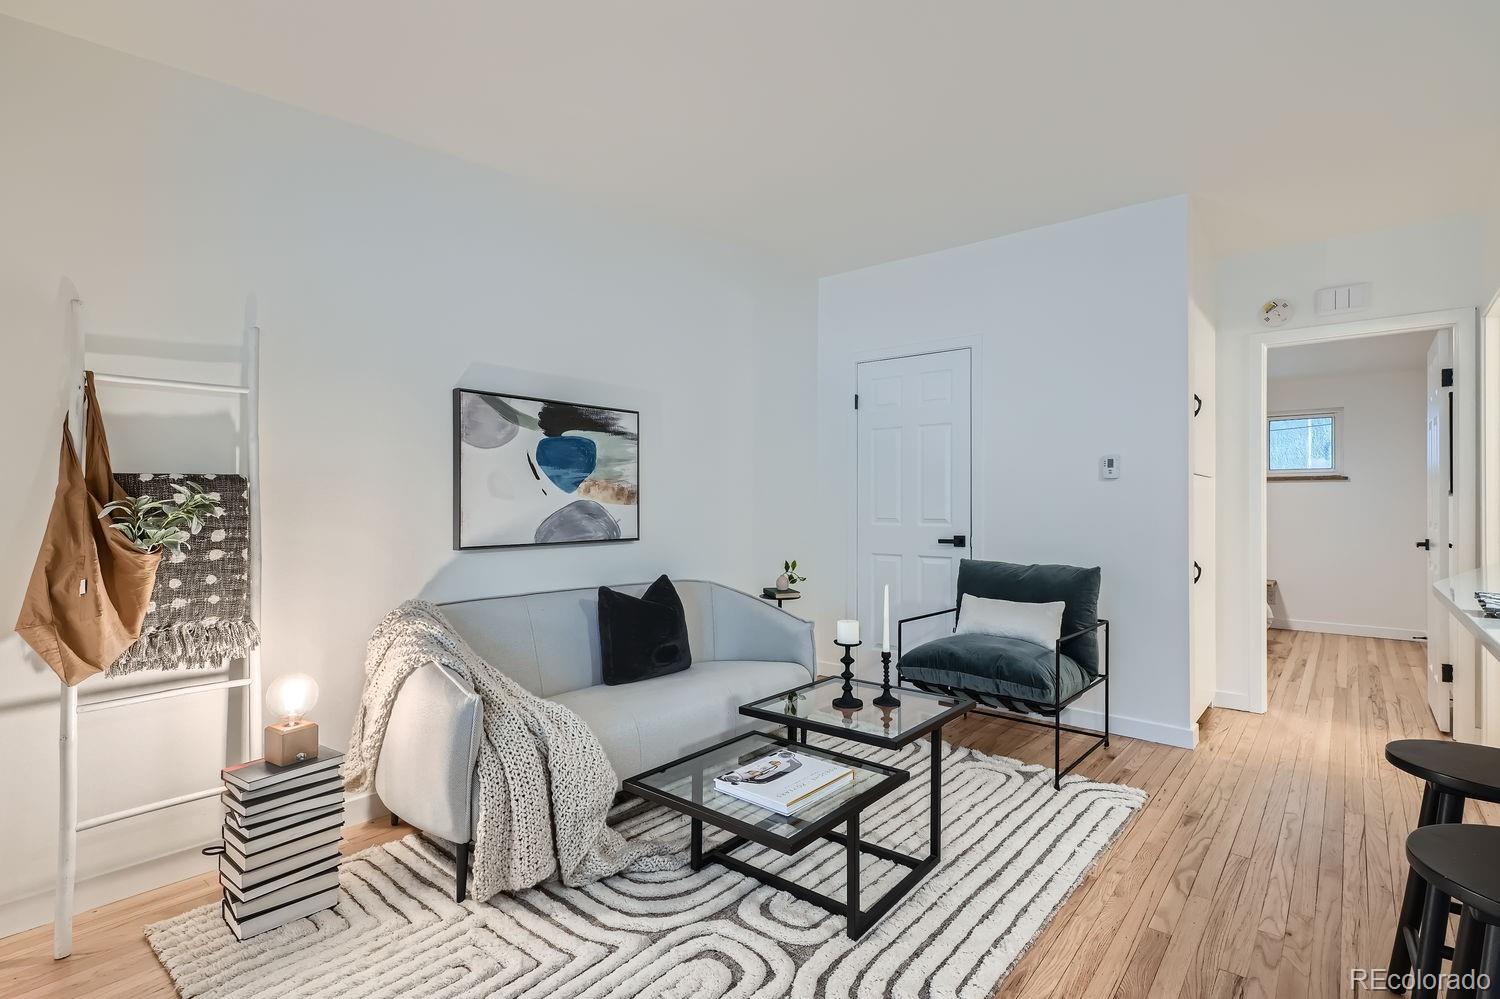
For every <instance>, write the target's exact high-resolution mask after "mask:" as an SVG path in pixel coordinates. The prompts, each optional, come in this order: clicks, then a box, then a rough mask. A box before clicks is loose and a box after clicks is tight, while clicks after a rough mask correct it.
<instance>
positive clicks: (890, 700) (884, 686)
mask: <svg viewBox="0 0 1500 999" xmlns="http://www.w3.org/2000/svg"><path fill="white" fill-rule="evenodd" d="M880 670H881V677H880V696H879V697H877V698H875V699H874V700H872V701H871V702H870V703H871V704H873V705H875V706H876V707H877V708H899V707H900V706H901V698H899V697H897V696H895V695H894V694H892V693H891V653H890V650H889V649H887V650H885V651H883V652H881V653H880Z"/></svg>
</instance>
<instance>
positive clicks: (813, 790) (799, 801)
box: [714, 749, 855, 816]
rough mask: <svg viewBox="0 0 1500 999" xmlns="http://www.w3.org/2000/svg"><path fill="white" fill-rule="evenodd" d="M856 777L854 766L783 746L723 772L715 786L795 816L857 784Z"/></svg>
mask: <svg viewBox="0 0 1500 999" xmlns="http://www.w3.org/2000/svg"><path fill="white" fill-rule="evenodd" d="M854 776H855V775H854V768H853V767H849V766H845V765H844V764H842V763H836V762H834V761H833V760H828V759H824V758H823V757H821V756H813V755H811V754H809V753H799V752H797V751H795V750H791V749H780V750H777V751H776V752H773V753H767V754H766V755H765V756H761V757H759V758H757V759H754V760H751V761H750V762H749V763H745V764H742V765H741V766H738V767H736V768H735V769H733V770H730V771H729V772H727V773H723V774H720V775H719V776H718V777H715V778H714V787H715V788H717V789H718V790H719V792H720V793H722V794H727V795H729V796H730V797H731V798H738V799H740V800H741V801H747V802H749V803H750V804H752V805H758V806H759V807H761V808H766V809H769V810H771V811H773V812H775V813H776V814H777V815H786V816H791V815H796V814H797V813H798V812H800V811H802V810H803V809H804V808H807V807H808V806H810V805H815V804H817V803H818V802H820V801H822V800H823V799H824V798H829V797H832V796H833V795H835V794H838V793H839V792H840V791H843V790H845V789H847V788H850V787H853V786H854Z"/></svg>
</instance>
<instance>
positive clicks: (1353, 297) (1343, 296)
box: [1314, 281, 1374, 316]
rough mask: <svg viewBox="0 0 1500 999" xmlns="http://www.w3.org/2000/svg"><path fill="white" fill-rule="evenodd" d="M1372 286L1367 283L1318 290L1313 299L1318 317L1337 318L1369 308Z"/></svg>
mask: <svg viewBox="0 0 1500 999" xmlns="http://www.w3.org/2000/svg"><path fill="white" fill-rule="evenodd" d="M1373 291H1374V286H1373V285H1371V284H1370V283H1369V282H1368V281H1366V282H1364V283H1362V284H1341V285H1339V286H1338V287H1336V288H1320V289H1318V293H1317V295H1316V296H1315V297H1314V302H1315V303H1316V308H1317V311H1318V315H1320V316H1338V315H1343V314H1344V313H1346V312H1358V311H1359V310H1360V309H1368V308H1369V307H1370V299H1371V298H1372V297H1373Z"/></svg>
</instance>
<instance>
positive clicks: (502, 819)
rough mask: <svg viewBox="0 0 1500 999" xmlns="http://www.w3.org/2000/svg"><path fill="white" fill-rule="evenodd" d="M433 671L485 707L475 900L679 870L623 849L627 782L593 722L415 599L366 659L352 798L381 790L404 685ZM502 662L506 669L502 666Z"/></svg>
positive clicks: (655, 848)
mask: <svg viewBox="0 0 1500 999" xmlns="http://www.w3.org/2000/svg"><path fill="white" fill-rule="evenodd" d="M428 663H439V664H441V665H443V666H446V667H448V668H450V669H452V670H453V671H454V672H455V673H457V674H458V675H459V676H462V677H464V678H465V679H467V680H468V681H469V682H470V683H471V684H473V686H474V689H475V690H476V691H477V692H478V694H479V697H480V700H481V701H482V702H483V706H484V737H483V738H482V739H481V741H480V746H479V763H478V767H477V770H478V774H479V810H478V814H477V815H476V816H475V819H474V854H473V857H474V864H473V869H474V884H473V894H474V897H475V898H476V899H478V900H479V901H484V900H485V899H487V898H489V897H490V896H492V895H494V894H496V893H497V892H502V891H518V890H520V889H522V888H530V887H532V886H533V885H537V884H540V883H541V882H543V881H546V880H547V879H548V878H551V877H552V876H554V875H557V876H559V877H560V878H561V879H562V881H563V883H564V884H566V885H569V886H570V887H577V886H579V885H584V884H588V883H589V882H592V881H597V880H598V879H600V878H603V877H607V876H609V875H611V874H616V873H618V872H620V871H622V870H626V869H631V870H637V871H646V870H651V871H664V870H671V869H673V868H675V867H677V866H680V864H681V862H682V861H681V858H680V857H678V856H676V855H675V854H673V853H672V851H670V850H669V849H668V848H667V846H666V845H665V844H662V843H654V842H642V841H639V840H637V841H634V842H627V841H626V840H625V838H624V837H623V836H621V835H620V834H619V833H617V832H616V831H615V830H614V829H612V828H610V826H609V825H608V824H607V823H606V821H605V818H606V816H607V814H608V812H609V807H610V804H611V802H612V801H613V800H614V795H615V790H616V788H617V787H618V786H619V781H618V780H617V778H616V776H615V771H614V768H613V767H612V766H611V765H610V762H609V758H608V757H607V756H605V755H604V748H603V747H602V746H600V745H599V740H598V739H597V738H595V736H594V733H593V732H592V731H590V730H589V727H588V724H587V723H586V722H584V720H583V719H582V718H579V717H578V716H577V715H576V714H574V713H573V712H572V711H570V710H568V709H567V708H565V707H563V706H562V705H561V704H557V703H555V702H552V701H548V700H546V699H544V698H541V697H537V696H536V695H534V694H532V693H530V692H529V691H527V690H526V689H525V688H523V687H522V686H521V685H520V684H518V683H516V682H515V681H514V680H512V679H511V678H510V677H508V676H506V675H505V674H504V673H502V672H501V671H500V670H499V669H497V668H496V667H495V666H492V665H491V664H490V663H488V662H486V661H485V660H483V659H482V658H480V657H479V655H478V654H477V653H475V652H474V650H473V649H471V648H470V647H469V645H468V643H467V642H465V641H464V640H463V639H462V638H460V637H459V636H458V634H457V632H455V631H454V630H453V628H452V626H451V625H450V624H449V623H448V621H447V619H445V618H444V617H443V615H442V612H441V611H439V610H438V609H437V608H436V607H435V606H433V605H432V604H430V603H427V602H426V601H422V600H409V601H407V602H406V603H404V604H402V605H401V606H400V607H398V608H396V609H395V610H394V611H392V612H391V613H390V614H388V615H386V618H385V620H383V621H381V622H380V625H379V627H377V628H376V629H375V633H374V635H372V636H371V637H370V642H369V645H368V647H367V649H366V652H365V688H364V694H363V696H362V697H361V699H360V706H359V710H358V712H356V714H355V718H354V731H353V733H352V734H351V735H350V737H349V750H348V753H347V754H346V755H345V759H344V766H343V774H344V782H345V785H346V786H347V787H348V788H349V789H350V790H363V789H365V788H367V787H369V786H370V785H371V784H372V783H373V782H374V777H375V766H376V764H377V763H378V762H379V760H380V747H381V744H382V742H383V741H384V739H385V731H386V725H387V723H388V722H389V720H390V715H391V708H392V706H393V705H394V704H395V702H396V694H397V692H398V691H400V689H401V684H402V683H403V682H405V680H406V678H407V677H408V676H410V675H411V674H412V672H413V671H414V670H417V669H420V668H421V667H423V666H425V665H427V664H428ZM502 665H503V664H502Z"/></svg>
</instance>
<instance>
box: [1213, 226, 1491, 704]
mask: <svg viewBox="0 0 1500 999" xmlns="http://www.w3.org/2000/svg"><path fill="white" fill-rule="evenodd" d="M1483 231H1484V226H1483V223H1482V221H1481V220H1480V219H1479V218H1478V217H1477V216H1472V217H1458V218H1448V219H1439V220H1436V221H1431V222H1426V223H1422V224H1420V225H1412V226H1406V227H1402V228H1397V229H1385V230H1380V231H1377V232H1370V233H1363V234H1359V235H1355V236H1348V237H1343V238H1340V239H1333V240H1326V241H1320V242H1314V243H1303V244H1298V245H1296V246H1290V247H1283V248H1280V249H1276V250H1269V251H1265V252H1261V253H1254V254H1247V255H1242V256H1236V257H1230V258H1227V259H1225V260H1223V261H1221V262H1220V264H1219V268H1218V281H1217V285H1218V297H1217V304H1216V311H1217V317H1218V318H1217V323H1216V325H1217V327H1218V339H1219V350H1218V361H1219V364H1218V367H1219V373H1218V386H1219V409H1218V416H1219V420H1218V462H1217V466H1218V475H1217V478H1218V507H1219V515H1218V524H1219V536H1218V556H1219V593H1218V596H1219V636H1218V647H1219V693H1218V696H1217V698H1216V699H1215V703H1218V704H1221V705H1224V706H1227V707H1244V706H1246V705H1248V704H1250V703H1252V701H1253V693H1254V691H1255V690H1256V689H1257V688H1258V686H1259V683H1260V677H1261V676H1263V674H1264V672H1265V668H1266V665H1265V661H1264V658H1263V656H1262V649H1263V648H1264V645H1263V627H1264V619H1265V618H1264V614H1263V613H1261V614H1259V615H1258V616H1257V614H1255V613H1253V612H1251V613H1246V612H1245V610H1246V609H1247V608H1256V607H1261V608H1263V607H1264V603H1265V601H1264V599H1263V593H1264V589H1263V588H1264V585H1265V584H1264V579H1265V572H1264V570H1265V567H1264V566H1260V565H1252V564H1251V562H1250V559H1249V557H1248V556H1247V547H1246V546H1247V540H1246V525H1247V524H1248V523H1249V518H1250V490H1251V488H1252V486H1253V485H1254V479H1253V477H1252V476H1251V474H1250V465H1251V458H1250V456H1251V454H1252V453H1253V449H1254V448H1255V447H1256V446H1257V443H1256V442H1257V441H1258V439H1259V437H1258V435H1259V433H1260V428H1259V427H1258V426H1257V425H1255V421H1254V420H1252V419H1251V418H1250V417H1249V415H1248V414H1249V412H1250V410H1251V403H1252V399H1251V398H1249V397H1247V395H1246V389H1245V387H1244V384H1243V383H1244V381H1245V375H1244V371H1245V370H1246V369H1247V367H1248V366H1249V365H1250V364H1252V363H1254V361H1255V359H1254V357H1253V355H1252V350H1251V344H1250V342H1249V338H1250V337H1252V336H1253V335H1254V334H1255V333H1257V332H1259V331H1260V330H1261V324H1260V320H1259V310H1260V305H1261V303H1262V302H1264V301H1265V300H1266V299H1268V298H1284V299H1286V300H1287V301H1288V302H1290V303H1291V304H1292V306H1293V307H1294V309H1295V310H1296V311H1295V313H1294V315H1293V317H1292V319H1291V320H1290V321H1289V322H1288V323H1287V324H1286V326H1285V327H1283V328H1285V329H1296V328H1302V327H1310V326H1318V325H1322V324H1323V321H1322V320H1321V319H1320V317H1319V316H1318V315H1317V314H1316V312H1315V309H1314V305H1313V296H1314V294H1315V293H1316V291H1317V290H1318V289H1319V288H1323V287H1327V286H1328V285H1333V284H1347V283H1351V282H1357V281H1369V282H1372V283H1373V284H1374V300H1373V302H1372V303H1371V305H1370V307H1369V308H1368V309H1366V310H1364V311H1362V312H1360V313H1357V314H1356V315H1355V316H1353V317H1346V318H1361V319H1370V318H1380V317H1395V316H1404V315H1413V314H1417V313H1422V312H1433V311H1440V310H1443V309H1454V308H1474V307H1475V306H1477V305H1479V304H1480V303H1481V302H1483V301H1484V300H1485V299H1486V297H1487V294H1488V293H1487V292H1486V291H1485V287H1486V284H1487V282H1486V280H1485V277H1484V263H1483V262H1484V257H1485V250H1484V235H1483Z"/></svg>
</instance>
